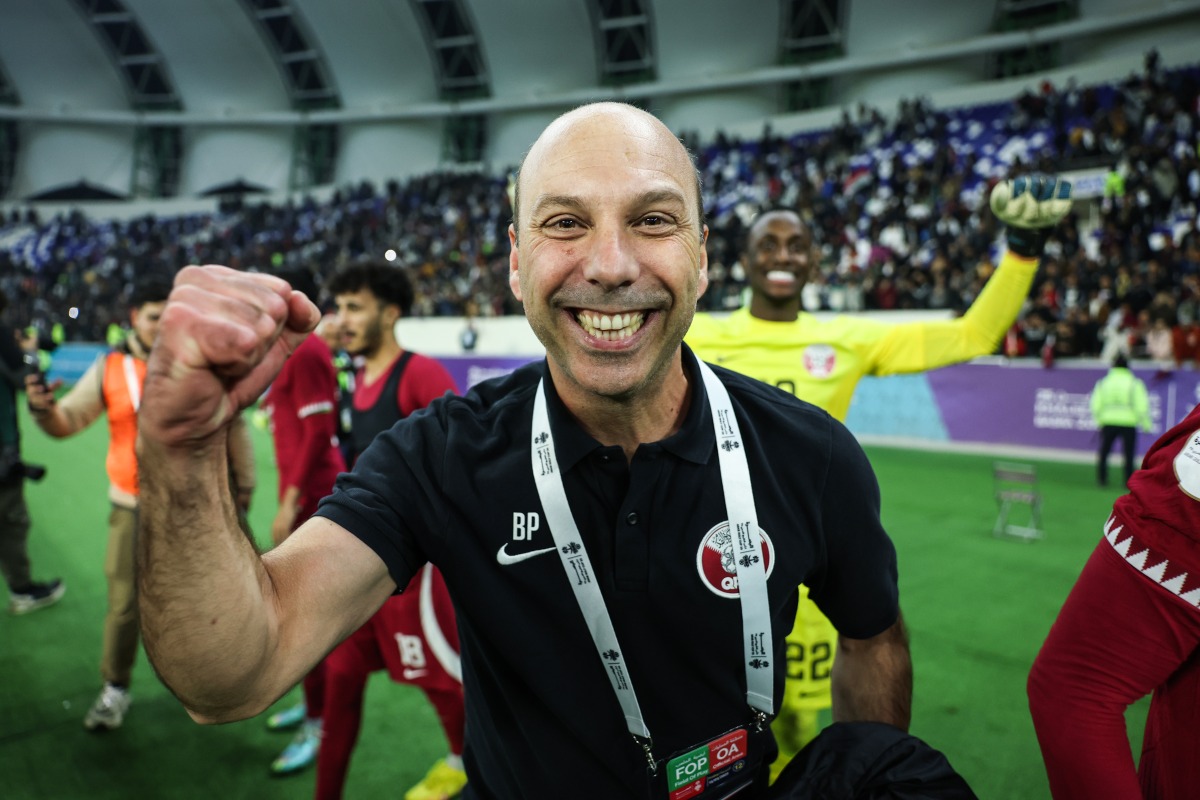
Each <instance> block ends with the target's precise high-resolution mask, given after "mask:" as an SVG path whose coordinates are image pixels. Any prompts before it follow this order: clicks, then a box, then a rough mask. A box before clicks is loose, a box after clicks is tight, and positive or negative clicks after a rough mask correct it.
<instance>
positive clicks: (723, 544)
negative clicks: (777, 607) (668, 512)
mask: <svg viewBox="0 0 1200 800" xmlns="http://www.w3.org/2000/svg"><path fill="white" fill-rule="evenodd" d="M758 538H759V541H760V542H762V558H763V568H764V569H765V571H766V575H767V577H768V578H769V577H771V571H772V570H773V569H775V544H774V543H773V542H772V541H771V537H770V536H767V532H766V531H764V530H763V529H762V528H759V529H758ZM735 555H736V554H735V553H734V549H733V535H732V534H731V533H730V531H729V521H728V520H725V521H724V522H719V523H717V524H716V525H715V526H713V528H712V530H710V531H709V532H708V533H707V534H705V536H704V539H703V540H702V541H701V542H700V549H699V550H697V551H696V571H697V572H699V573H700V580H701V581H703V582H704V585H705V586H707V587H708V589H709V591H711V592H712V593H713V594H715V595H717V596H718V597H728V598H730V599H733V598H737V597H739V596H740V593H739V592H738V579H737V564H736V563H735V562H734V557H735Z"/></svg>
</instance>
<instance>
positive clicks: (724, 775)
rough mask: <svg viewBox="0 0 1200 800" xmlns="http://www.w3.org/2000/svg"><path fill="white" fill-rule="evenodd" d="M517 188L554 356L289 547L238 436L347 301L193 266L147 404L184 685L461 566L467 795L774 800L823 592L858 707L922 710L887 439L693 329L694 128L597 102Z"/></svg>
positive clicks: (263, 678)
mask: <svg viewBox="0 0 1200 800" xmlns="http://www.w3.org/2000/svg"><path fill="white" fill-rule="evenodd" d="M517 194H518V195H519V201H518V203H517V205H516V209H515V214H514V222H513V225H512V226H511V228H510V230H509V236H510V239H511V243H512V251H511V256H510V284H511V287H512V291H513V293H514V294H515V296H516V297H517V298H518V299H519V300H520V301H522V302H523V303H524V305H525V312H526V316H527V318H528V319H529V323H530V325H531V327H532V328H533V330H534V331H535V333H536V334H537V335H538V337H539V338H540V339H541V341H542V343H543V344H544V345H545V347H546V353H547V356H546V359H545V360H544V361H542V362H539V363H535V364H531V365H529V366H527V367H524V368H522V369H519V370H517V371H516V372H514V373H512V374H511V375H508V376H505V377H503V378H498V379H495V380H492V381H486V382H484V383H482V384H479V385H477V386H476V387H475V388H474V389H473V390H472V392H471V393H470V394H469V395H468V396H466V397H454V396H446V397H443V398H440V399H438V400H435V401H434V402H433V403H432V404H430V406H429V407H428V409H427V411H426V412H424V413H422V414H415V415H413V416H411V417H408V418H406V419H404V420H402V421H401V422H399V423H398V424H397V425H396V426H395V427H393V428H392V429H390V430H389V431H386V432H384V433H382V434H381V435H379V436H378V437H377V438H376V439H375V440H374V441H373V443H372V444H371V445H370V446H369V447H368V448H367V450H366V451H365V452H364V453H363V454H362V456H361V457H360V458H359V459H358V461H357V463H356V464H355V467H354V470H353V472H351V473H348V474H345V475H343V476H342V477H340V478H339V480H338V483H337V486H336V488H335V490H334V492H333V494H332V495H331V496H330V497H329V498H327V499H326V500H325V501H323V503H322V504H321V507H320V509H319V510H318V512H317V514H316V516H315V517H313V518H312V519H310V520H309V521H307V522H305V523H304V524H303V525H302V526H301V527H300V528H299V529H297V530H296V531H295V532H294V533H293V534H292V535H291V536H289V537H288V539H287V540H286V541H285V542H284V543H283V544H281V545H280V546H279V547H277V548H275V549H274V550H272V551H270V552H268V553H266V554H263V555H262V556H259V555H258V554H256V553H255V552H254V550H253V548H252V547H251V546H250V545H249V543H248V542H247V541H246V540H245V537H244V536H242V535H241V533H240V532H239V531H238V528H237V523H236V514H235V509H233V508H232V507H231V504H230V503H229V501H228V499H227V494H228V493H227V492H223V491H222V490H221V486H222V482H223V481H225V480H226V477H225V468H224V464H225V460H224V448H225V446H226V444H225V440H226V429H227V427H228V425H229V424H230V421H231V419H232V418H233V416H234V414H235V413H236V411H237V409H240V408H243V407H245V406H246V405H247V404H249V403H250V402H252V401H253V399H254V398H255V397H257V396H258V394H259V393H260V392H261V391H262V390H263V388H264V387H265V386H266V385H267V384H268V383H269V382H270V380H271V379H272V377H273V376H274V375H275V373H276V372H277V371H278V370H279V367H280V365H281V363H282V362H283V360H284V359H286V358H287V356H288V354H289V353H290V352H291V351H292V350H293V349H295V347H296V346H297V345H298V344H299V342H300V341H302V340H303V338H304V336H305V333H306V332H307V331H308V330H310V329H312V328H313V326H315V325H316V323H317V319H318V312H317V310H316V309H315V308H314V307H313V306H312V304H311V303H309V302H308V301H307V299H306V298H305V297H304V296H303V295H301V294H299V293H296V292H293V291H292V290H291V289H290V287H289V286H288V285H287V284H285V283H283V282H282V281H280V280H279V279H277V278H273V277H271V276H267V275H263V274H258V273H240V272H233V271H231V270H227V269H225V268H223V267H218V266H210V267H189V268H187V269H185V270H183V271H182V272H181V273H180V274H179V277H178V279H177V282H176V286H175V290H174V291H173V292H172V295H171V299H170V302H169V303H168V304H167V308H166V310H165V312H164V314H163V319H162V330H161V334H160V338H159V344H158V346H157V347H156V348H155V351H154V354H153V356H152V359H151V364H150V369H149V375H148V377H147V386H146V391H145V393H144V394H145V400H144V402H143V405H142V411H141V418H140V423H141V427H140V432H141V458H142V464H143V470H142V472H143V475H145V476H146V477H145V479H144V483H143V487H142V491H143V508H142V527H141V533H140V537H139V576H140V581H141V582H140V586H141V595H140V599H141V608H142V624H143V630H144V632H145V639H146V649H147V652H148V653H149V654H150V658H151V659H152V661H153V663H154V665H155V667H156V669H157V670H158V673H159V675H161V676H162V678H163V680H164V681H165V682H166V683H167V685H168V686H169V687H170V688H171V690H172V691H173V692H174V693H175V694H176V696H177V697H178V698H179V699H180V700H181V701H182V702H183V704H184V705H185V706H186V708H187V709H188V711H189V713H191V715H192V716H193V717H194V718H195V719H197V720H199V721H202V722H222V721H227V720H235V719H241V718H244V717H248V716H251V715H253V714H257V713H259V712H260V711H262V710H263V709H265V708H266V707H267V706H268V705H270V704H271V703H272V702H273V701H274V700H275V699H276V698H277V697H279V696H280V695H281V694H282V693H284V692H285V691H287V689H288V688H289V687H290V686H291V685H293V684H294V683H295V682H296V681H298V680H299V679H300V677H301V676H303V675H304V674H305V672H306V671H307V670H308V669H310V668H311V666H312V665H313V664H315V663H316V662H317V660H318V659H320V658H321V656H322V655H323V654H324V653H326V652H328V651H329V650H330V649H331V648H332V647H333V646H334V645H335V644H336V643H337V642H338V641H339V640H341V639H342V638H344V637H345V636H347V635H348V634H349V633H350V632H352V631H353V630H355V629H356V628H357V627H358V626H360V625H361V624H362V623H363V622H364V621H365V620H366V619H367V618H368V617H369V616H370V615H371V614H372V613H373V612H374V611H375V610H376V609H377V608H379V606H380V605H381V604H382V603H383V602H384V601H385V600H386V599H387V598H388V596H389V595H391V594H392V593H394V592H396V591H397V587H403V586H407V585H408V583H409V581H410V579H411V578H412V576H413V575H414V574H415V573H416V572H417V571H418V570H420V569H421V568H422V566H423V565H424V564H425V563H426V562H432V563H434V564H436V565H437V566H438V567H439V568H440V569H441V571H442V573H443V575H444V576H445V580H446V584H447V586H448V587H449V590H450V593H451V596H452V597H453V599H454V602H455V606H456V608H457V610H458V622H459V629H460V630H459V633H460V643H461V647H462V664H463V683H464V686H465V689H466V696H467V726H466V728H467V743H466V748H465V753H464V762H465V765H466V771H467V775H468V777H469V781H468V784H467V786H466V789H465V790H464V794H463V796H464V797H473V798H504V799H507V798H513V800H515V799H516V798H526V797H534V798H551V797H576V798H616V797H656V798H658V797H668V796H672V797H712V798H716V797H731V796H733V795H734V794H739V796H743V797H750V796H753V795H754V794H756V793H758V792H761V791H763V790H764V789H765V786H766V783H767V778H768V765H769V764H770V763H771V761H772V760H773V759H774V758H775V754H776V748H775V744H774V739H773V736H772V734H771V731H770V726H769V725H768V724H767V722H768V720H769V718H770V717H771V716H772V715H773V713H774V710H775V707H776V705H777V698H778V696H779V694H780V692H781V691H782V687H783V675H784V670H783V668H782V667H783V663H784V660H783V647H784V637H785V636H786V634H787V632H788V630H789V629H790V627H791V620H792V618H793V616H794V614H795V609H796V602H797V591H796V588H797V586H799V585H800V584H801V583H805V584H807V585H809V586H810V587H813V588H812V598H813V600H814V601H815V602H816V603H817V604H818V605H819V606H820V607H821V608H822V610H823V611H824V612H825V613H826V614H827V615H828V617H829V618H830V619H831V620H833V622H834V624H835V625H836V626H837V628H838V630H839V632H840V633H841V637H840V639H839V648H840V655H839V658H838V662H837V668H836V669H835V671H834V675H833V691H834V700H835V704H834V714H835V716H836V717H837V718H838V719H845V720H865V721H878V722H883V723H889V724H891V725H894V726H897V727H900V728H907V726H908V722H909V716H910V711H909V707H910V700H911V685H912V675H911V662H910V658H909V652H908V645H907V640H906V637H905V634H904V627H903V623H902V621H901V617H900V606H899V598H898V589H897V573H896V561H895V550H894V548H893V546H892V543H891V541H890V540H889V538H888V536H887V534H886V532H885V531H884V530H883V527H882V525H881V524H880V521H879V497H878V490H877V487H876V482H875V479H874V476H873V475H872V473H871V470H870V467H869V465H868V464H867V461H866V458H865V457H864V455H863V453H862V451H861V450H860V449H859V447H858V446H857V444H856V443H855V441H854V439H853V437H852V436H851V435H850V434H849V433H848V432H847V431H846V430H845V428H844V427H842V426H841V424H839V423H837V422H836V421H835V420H832V419H831V418H830V417H829V416H828V415H827V414H824V413H823V412H820V411H818V410H817V409H815V408H814V407H812V406H809V405H807V404H805V403H803V402H801V401H799V400H796V399H795V398H793V397H791V396H790V395H788V394H787V393H784V392H781V391H778V390H776V389H773V388H771V387H768V386H765V385H763V384H761V383H759V382H757V381H754V380H751V379H749V378H746V377H743V376H741V375H739V374H737V373H733V372H729V371H726V370H723V369H720V368H711V367H708V366H706V365H704V364H703V363H701V362H700V361H699V360H698V359H696V357H695V356H694V355H693V354H692V353H691V351H690V350H689V349H688V348H687V347H686V346H683V345H682V339H683V335H684V332H685V331H686V330H687V329H688V326H689V324H690V323H691V321H692V317H693V315H694V313H695V308H696V300H697V298H698V297H699V296H700V295H701V294H702V293H703V292H704V290H705V288H706V285H707V266H708V264H707V256H706V255H705V250H704V243H705V238H706V236H707V233H708V231H707V229H706V227H705V226H704V225H703V223H702V221H701V218H700V204H699V187H698V182H697V178H696V173H695V170H694V169H693V167H692V164H691V161H690V159H689V157H688V155H687V153H686V151H685V150H684V149H683V147H682V146H681V145H680V144H679V142H678V140H677V139H676V138H675V137H674V136H673V135H672V134H671V132H670V131H669V130H668V129H667V128H666V127H665V126H664V125H663V124H662V123H661V122H660V121H659V120H657V119H655V118H654V117H653V116H651V115H649V114H647V113H645V112H642V111H639V110H637V109H635V108H633V107H630V106H626V105H622V104H613V103H600V104H595V105H589V106H584V107H582V108H579V109H576V110H574V111H572V112H570V113H568V114H565V115H563V116H562V117H560V118H558V119H557V120H555V121H554V122H553V123H552V124H551V125H550V126H549V127H548V128H547V129H546V130H545V131H544V132H543V134H542V135H541V136H540V137H539V138H538V140H537V141H536V142H535V143H534V145H533V147H532V148H531V149H530V151H529V154H528V155H527V157H526V159H525V162H524V164H523V166H522V170H521V173H520V177H519V180H518V185H517ZM797 452H804V453H810V454H812V455H811V456H810V457H808V458H805V459H796V458H793V457H792V456H793V455H794V454H795V453H797ZM797 523H799V524H797ZM400 646H403V644H402V643H401V645H400Z"/></svg>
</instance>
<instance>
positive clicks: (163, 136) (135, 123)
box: [0, 0, 1200, 197]
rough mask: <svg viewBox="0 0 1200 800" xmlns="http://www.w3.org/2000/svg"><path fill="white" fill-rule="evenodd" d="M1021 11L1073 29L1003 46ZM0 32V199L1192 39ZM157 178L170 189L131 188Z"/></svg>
mask: <svg viewBox="0 0 1200 800" xmlns="http://www.w3.org/2000/svg"><path fill="white" fill-rule="evenodd" d="M1031 6H1032V7H1034V8H1033V10H1034V11H1036V10H1037V9H1038V8H1042V7H1045V6H1052V7H1054V8H1062V9H1068V10H1069V11H1070V13H1067V14H1065V15H1063V16H1061V17H1060V18H1054V19H1049V20H1045V21H1044V22H1045V24H1039V25H1037V26H1035V27H1029V28H1021V29H1015V30H1010V29H1005V28H1004V27H1003V26H998V25H997V22H996V20H997V15H998V14H1001V13H1002V12H1003V13H1007V11H1006V9H1017V10H1019V11H1021V12H1022V13H1026V12H1028V11H1029V8H1028V7H1031ZM1018 7H1019V8H1018ZM0 18H2V19H3V24H0V76H2V77H3V80H0V127H3V126H5V125H7V126H8V127H9V129H10V130H9V132H8V134H7V135H5V132H4V131H3V130H0V149H2V148H3V147H8V148H10V149H11V150H12V152H10V153H9V154H8V156H7V161H6V155H5V153H3V152H0V197H3V196H4V195H5V194H6V193H7V194H12V195H18V194H19V195H22V196H29V195H32V194H35V193H36V192H39V191H41V190H42V189H44V188H47V187H50V186H53V185H57V184H60V183H64V182H69V180H71V179H74V178H78V177H89V178H91V179H92V180H93V181H97V182H102V183H108V184H110V185H113V188H117V189H119V190H120V191H121V192H127V193H131V194H139V193H141V192H143V190H146V191H151V192H152V193H153V192H161V193H166V194H170V193H172V192H171V191H167V190H166V189H164V187H173V188H174V189H177V190H178V192H179V193H182V194H191V195H195V194H196V193H197V192H199V191H200V190H202V189H203V188H204V187H207V186H211V185H213V184H214V183H218V182H223V181H227V180H232V179H234V178H235V177H237V176H238V175H239V174H246V176H247V178H248V179H251V180H253V181H255V182H261V183H264V184H267V185H270V186H272V188H276V189H279V188H289V187H290V188H296V187H297V186H302V185H312V184H314V183H321V182H322V181H323V180H325V179H326V178H330V179H336V180H352V179H355V178H356V177H361V176H362V175H364V174H366V172H367V171H368V167H367V166H366V165H367V164H368V162H369V161H370V159H368V158H367V157H366V156H365V155H362V156H360V161H361V162H362V164H361V165H360V166H358V167H356V168H349V169H348V168H347V167H346V166H345V163H344V162H345V160H346V157H345V156H344V154H343V151H344V150H354V149H355V148H362V147H365V145H363V141H365V140H366V139H369V138H370V137H371V136H376V135H377V132H375V131H371V130H369V129H370V128H371V126H380V125H395V124H405V125H409V126H411V127H412V128H413V130H418V129H419V130H420V131H421V135H422V136H426V137H433V138H435V139H436V138H439V137H448V138H451V139H455V141H454V142H453V144H455V147H452V148H447V147H446V145H445V144H444V143H443V145H442V149H441V151H440V152H439V153H433V154H432V155H429V156H428V157H427V158H426V161H429V160H432V161H437V160H438V159H439V158H441V159H443V160H447V159H449V160H451V161H459V162H464V161H471V160H486V159H488V158H493V159H500V160H504V159H511V158H512V157H513V156H514V154H515V155H519V153H520V152H521V149H522V148H523V147H524V146H526V145H527V144H528V142H529V141H530V139H531V138H532V137H531V134H532V133H533V132H536V130H537V129H538V128H539V127H540V126H541V125H542V124H544V122H545V120H546V119H548V118H550V117H552V116H553V115H555V114H557V113H559V112H561V111H562V110H565V109H567V108H570V107H572V106H575V105H578V104H580V103H584V102H589V101H594V100H600V99H623V100H628V101H631V102H635V103H638V104H640V105H643V106H647V107H650V108H651V109H652V110H654V111H655V112H656V113H659V114H660V116H663V118H664V119H666V120H668V123H669V124H673V125H675V126H677V127H693V128H696V127H701V126H702V124H703V125H707V126H708V127H709V129H713V128H715V127H716V126H718V125H729V124H733V123H736V122H740V121H744V120H749V119H754V120H760V121H761V120H763V119H766V118H769V117H771V116H772V115H774V114H779V113H783V112H787V111H793V110H796V108H798V107H809V106H811V105H813V103H814V102H815V101H823V102H825V103H827V104H830V105H833V106H836V105H838V104H842V103H848V102H853V101H854V100H855V99H856V98H863V97H865V98H866V99H867V100H868V101H871V100H878V99H879V98H884V97H891V98H893V101H892V102H894V98H895V97H897V96H898V92H899V91H901V89H898V88H897V84H898V82H900V81H901V80H904V79H905V78H906V76H908V78H907V79H908V80H909V84H908V85H909V86H910V87H911V88H910V91H912V92H913V93H915V92H917V91H922V90H924V89H923V88H922V87H924V88H925V89H929V88H932V89H936V88H940V87H944V86H948V85H955V84H969V83H971V82H974V81H980V80H986V79H988V78H989V77H994V75H992V76H989V75H988V69H989V66H988V64H989V61H988V57H989V54H994V53H997V52H1002V51H1004V50H1005V49H1012V48H1017V49H1022V48H1024V49H1031V48H1034V47H1051V46H1054V47H1059V46H1061V47H1062V48H1063V50H1064V52H1065V51H1068V50H1071V48H1072V47H1073V48H1074V56H1075V57H1078V58H1083V57H1087V56H1088V55H1089V54H1099V55H1100V56H1103V55H1104V54H1105V53H1109V52H1118V51H1119V50H1121V46H1120V45H1121V43H1122V42H1124V49H1125V50H1132V51H1134V52H1137V53H1140V52H1141V51H1144V50H1145V49H1148V48H1149V47H1150V46H1153V45H1155V44H1159V43H1161V42H1164V41H1167V39H1165V38H1164V36H1167V37H1168V38H1169V37H1171V36H1174V37H1175V38H1177V39H1179V40H1180V41H1187V40H1188V39H1190V40H1191V41H1192V42H1194V41H1196V40H1197V38H1200V0H1173V1H1172V0H1163V1H1162V2H1151V3H1142V4H1136V7H1131V6H1130V5H1129V4H1123V3H1118V2H1115V0H1090V2H1080V0H986V1H985V0H980V2H974V3H958V4H947V3H945V2H942V0H913V2H911V3H906V4H904V5H903V10H902V11H900V10H898V7H897V6H896V5H895V4H894V3H892V2H891V0H853V2H851V0H744V1H743V2H738V3H732V2H728V0H514V1H513V2H495V1H494V0H375V2H353V3H348V2H339V1H338V0H206V2H203V3H198V2H194V0H0ZM1164 31H1165V32H1166V33H1164ZM1167 43H1168V44H1169V43H1170V42H1169V41H1167ZM1085 45H1086V46H1085ZM1071 55H1072V54H1071V53H1067V56H1068V57H1067V58H1065V59H1064V61H1069V60H1070V57H1071ZM917 69H919V70H920V76H919V77H913V76H914V75H916V74H917V73H914V72H913V70H917ZM830 81H832V82H834V83H835V84H836V85H833V86H832V88H831V90H830V91H826V92H823V93H822V92H814V91H812V90H813V87H820V86H825V85H826V84H828V83H829V82H830ZM822 82H825V83H822ZM797 88H800V89H808V90H809V94H808V95H804V94H803V93H800V94H797V93H796V92H795V91H794V90H795V89H797ZM797 97H800V98H802V99H803V98H805V97H806V98H807V99H804V101H803V103H802V104H801V105H799V106H797V105H796V104H795V103H794V102H792V101H789V100H788V99H787V98H792V100H793V101H794V100H795V98H797ZM521 115H525V119H520V117H521ZM500 118H504V119H500ZM534 118H536V119H534ZM498 120H499V121H498ZM697 120H700V121H701V122H697ZM13 126H19V129H18V130H16V131H13V130H12V127H13ZM422 126H424V127H422ZM216 129H220V130H223V131H228V130H234V129H236V130H239V131H241V135H242V140H241V142H243V143H244V142H245V141H246V140H248V139H249V138H252V137H254V136H259V137H262V136H266V135H268V134H267V132H270V133H272V134H274V135H275V136H276V137H277V138H276V139H275V140H274V141H273V142H272V143H271V147H273V148H276V149H278V148H279V147H281V146H282V147H284V148H285V149H291V150H293V151H294V152H293V153H292V154H291V155H288V156H284V157H283V159H282V162H281V163H279V164H274V165H270V167H269V168H267V167H264V168H263V169H262V170H260V171H259V172H258V174H250V173H248V172H247V171H246V166H245V163H244V162H238V160H237V158H236V157H235V158H232V159H228V158H227V154H228V153H229V152H231V151H236V150H237V147H232V148H231V147H230V146H228V144H227V143H226V144H224V145H222V146H221V147H220V148H217V146H216V145H214V144H211V138H212V137H210V136H208V134H207V133H206V132H209V131H212V130H216ZM114 131H121V137H124V138H121V140H120V141H119V142H118V141H116V140H115V139H114V134H113V132H114ZM415 135H417V134H415V133H414V136H415ZM206 137H207V138H206ZM67 138H71V139H72V143H71V144H67V143H66V142H65V140H66V139H67ZM81 140H82V141H83V142H84V144H83V145H80V144H79V142H80V141H81ZM518 143H520V144H518ZM80 146H86V147H87V148H91V149H94V150H96V156H95V158H93V159H92V160H93V162H96V161H97V160H98V162H105V159H107V160H108V161H111V162H112V163H114V164H117V163H118V162H119V167H118V166H113V167H111V168H110V169H109V174H105V175H101V174H98V173H96V172H95V170H99V169H101V167H100V166H97V165H96V164H93V166H92V170H93V172H92V173H90V174H83V175H80V174H75V175H70V176H68V175H65V174H62V170H65V169H66V166H61V169H60V170H59V171H58V172H56V171H55V169H54V168H53V162H54V161H55V159H56V157H57V156H56V154H57V153H60V152H62V151H63V150H64V149H70V148H75V149H78V148H79V147H80ZM375 146H380V145H378V143H377V144H376V145H375ZM407 146H408V140H405V141H404V142H394V141H389V142H387V144H386V147H387V148H391V149H393V150H395V149H397V148H401V149H403V148H405V147H407ZM206 147H209V148H210V150H213V151H214V153H215V150H216V149H221V150H222V152H221V153H220V154H214V153H210V152H208V151H206V150H205V148H206ZM434 149H436V148H434ZM266 150H267V147H266V145H264V146H263V148H262V151H261V152H266ZM118 151H119V152H118ZM261 152H260V153H259V154H257V155H255V156H254V157H255V158H257V159H259V160H260V161H261V160H262V154H261ZM196 153H200V155H199V156H197V155H196ZM447 154H450V155H449V156H448V155H447ZM246 158H247V159H248V158H250V156H249V155H247V156H246ZM339 159H340V160H339ZM226 160H229V161H230V163H229V164H228V166H225V165H224V162H225V161H226ZM351 160H353V159H351ZM418 161H419V159H418ZM48 162H49V163H50V164H51V165H52V166H51V167H45V166H43V165H45V164H46V163H48ZM165 162H169V164H168V166H169V168H170V169H174V170H176V172H177V173H178V174H177V175H172V176H170V177H171V180H157V181H149V182H147V181H146V180H144V179H143V177H140V176H141V174H142V173H144V172H145V171H146V170H147V169H150V170H155V169H158V170H162V169H164V163H165ZM6 163H9V164H12V165H16V166H13V167H12V170H13V174H11V175H9V181H8V183H9V184H11V186H9V187H6V182H5V180H4V178H5V176H4V174H3V172H4V165H5V164H6ZM22 164H23V165H25V166H24V167H22V166H21V165H22ZM30 164H34V165H37V169H34V170H31V169H29V166H28V165H30ZM335 166H336V167H337V170H334V167H335ZM417 166H418V167H420V166H424V162H421V163H418V164H417ZM214 173H219V174H214ZM158 177H159V178H161V177H162V176H161V175H160V176H158ZM146 187H150V188H149V189H147V188H146Z"/></svg>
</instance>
